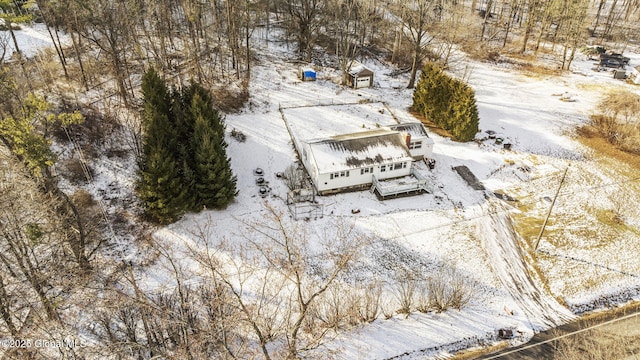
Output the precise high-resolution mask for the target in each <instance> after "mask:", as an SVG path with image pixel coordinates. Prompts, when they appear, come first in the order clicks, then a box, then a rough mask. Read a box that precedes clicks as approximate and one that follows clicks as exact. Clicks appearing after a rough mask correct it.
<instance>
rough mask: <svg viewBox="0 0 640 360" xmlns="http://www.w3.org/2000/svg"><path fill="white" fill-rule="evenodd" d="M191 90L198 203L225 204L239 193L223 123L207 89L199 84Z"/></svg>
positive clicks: (203, 204)
mask: <svg viewBox="0 0 640 360" xmlns="http://www.w3.org/2000/svg"><path fill="white" fill-rule="evenodd" d="M192 90H193V95H192V96H193V97H192V100H191V114H193V116H194V121H195V125H194V136H193V140H192V142H193V145H192V147H193V149H194V159H195V168H194V169H193V170H194V174H195V180H196V181H195V189H196V194H197V200H196V203H197V206H201V207H210V208H223V207H225V206H227V205H228V204H229V203H230V202H231V201H232V200H233V198H234V197H235V195H236V193H237V191H236V178H235V176H233V173H232V171H231V162H230V160H229V158H227V155H226V147H227V144H226V142H225V139H224V125H223V123H222V119H221V118H220V115H219V114H218V112H217V111H216V110H215V109H214V108H213V101H212V99H211V96H209V94H208V92H207V91H206V90H205V89H203V88H202V87H200V86H198V85H195V86H194V87H193V89H192Z"/></svg>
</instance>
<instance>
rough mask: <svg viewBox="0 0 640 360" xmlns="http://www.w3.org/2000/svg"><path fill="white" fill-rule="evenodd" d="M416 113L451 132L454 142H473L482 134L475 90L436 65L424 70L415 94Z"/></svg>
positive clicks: (430, 64)
mask: <svg viewBox="0 0 640 360" xmlns="http://www.w3.org/2000/svg"><path fill="white" fill-rule="evenodd" d="M413 110H414V111H417V112H418V113H420V114H421V115H422V116H424V117H425V118H427V119H429V120H431V121H432V122H434V123H435V124H437V125H438V126H440V127H441V128H443V129H445V130H447V131H448V132H449V133H451V136H452V138H453V140H456V141H470V140H473V138H474V137H475V134H476V133H477V132H478V123H479V120H480V119H479V115H478V107H477V105H476V99H475V93H474V91H473V89H471V87H469V86H468V85H467V84H465V83H464V82H462V81H460V80H457V79H454V78H451V77H450V76H448V75H447V74H445V73H444V72H443V71H442V70H441V69H440V68H439V67H437V66H436V65H435V64H433V63H427V65H425V67H424V69H423V70H422V74H421V75H420V80H419V81H418V85H417V86H416V89H415V91H414V93H413Z"/></svg>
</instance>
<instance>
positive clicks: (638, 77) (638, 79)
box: [630, 65, 640, 85]
mask: <svg viewBox="0 0 640 360" xmlns="http://www.w3.org/2000/svg"><path fill="white" fill-rule="evenodd" d="M630 78H631V81H633V83H634V84H638V85H640V65H638V66H636V67H634V68H632V69H631V76H630Z"/></svg>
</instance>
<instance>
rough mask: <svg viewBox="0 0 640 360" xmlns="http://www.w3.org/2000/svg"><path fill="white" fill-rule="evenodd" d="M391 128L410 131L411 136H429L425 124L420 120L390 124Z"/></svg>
mask: <svg viewBox="0 0 640 360" xmlns="http://www.w3.org/2000/svg"><path fill="white" fill-rule="evenodd" d="M389 129H391V130H395V131H400V132H404V133H408V134H409V135H411V137H429V135H428V134H427V130H426V129H425V128H424V125H422V123H419V122H411V123H403V124H394V125H390V126H389Z"/></svg>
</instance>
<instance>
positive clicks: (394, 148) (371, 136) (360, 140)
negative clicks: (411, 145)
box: [308, 129, 412, 173]
mask: <svg viewBox="0 0 640 360" xmlns="http://www.w3.org/2000/svg"><path fill="white" fill-rule="evenodd" d="M308 144H309V148H310V149H311V151H312V152H313V157H314V159H315V161H316V166H317V168H318V171H319V172H320V173H329V172H334V171H341V170H349V169H354V168H360V167H363V166H367V165H374V164H387V163H390V162H399V161H407V160H411V159H412V158H411V154H410V153H409V150H408V149H407V145H406V143H405V140H404V137H403V136H402V134H400V133H399V132H397V131H391V130H386V129H378V130H371V131H363V132H359V133H352V134H345V135H338V136H333V137H330V138H327V139H319V140H315V141H311V142H308Z"/></svg>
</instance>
